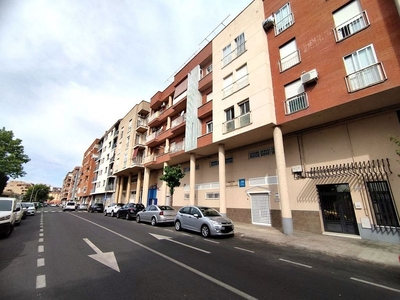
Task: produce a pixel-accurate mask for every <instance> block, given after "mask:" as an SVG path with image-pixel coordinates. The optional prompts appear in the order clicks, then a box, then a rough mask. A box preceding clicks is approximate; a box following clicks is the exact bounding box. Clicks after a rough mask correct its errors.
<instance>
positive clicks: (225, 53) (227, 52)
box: [222, 44, 232, 67]
mask: <svg viewBox="0 0 400 300" xmlns="http://www.w3.org/2000/svg"><path fill="white" fill-rule="evenodd" d="M231 61H232V50H231V45H230V44H229V45H228V46H226V47H225V48H224V49H223V50H222V66H223V67H224V66H226V65H227V64H229V63H230V62H231Z"/></svg>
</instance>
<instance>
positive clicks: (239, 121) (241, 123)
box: [222, 112, 252, 133]
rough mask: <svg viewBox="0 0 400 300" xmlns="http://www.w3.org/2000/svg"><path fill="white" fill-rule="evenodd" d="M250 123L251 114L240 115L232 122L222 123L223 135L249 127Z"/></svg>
mask: <svg viewBox="0 0 400 300" xmlns="http://www.w3.org/2000/svg"><path fill="white" fill-rule="evenodd" d="M251 123H252V121H251V112H248V113H245V114H243V115H240V116H239V117H237V118H234V119H232V120H229V121H226V122H225V123H223V124H222V125H223V133H229V132H231V131H234V130H236V129H239V128H242V127H245V126H247V125H250V124H251Z"/></svg>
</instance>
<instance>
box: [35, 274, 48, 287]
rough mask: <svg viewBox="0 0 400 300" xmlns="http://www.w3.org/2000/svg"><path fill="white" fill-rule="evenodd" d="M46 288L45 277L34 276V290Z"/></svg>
mask: <svg viewBox="0 0 400 300" xmlns="http://www.w3.org/2000/svg"><path fill="white" fill-rule="evenodd" d="M45 287H46V275H38V276H36V288H37V289H42V288H45Z"/></svg>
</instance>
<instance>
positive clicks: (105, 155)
mask: <svg viewBox="0 0 400 300" xmlns="http://www.w3.org/2000/svg"><path fill="white" fill-rule="evenodd" d="M120 122H121V119H119V120H118V121H116V122H115V123H114V124H113V126H111V127H110V129H108V130H107V131H106V132H105V133H104V134H103V136H102V137H101V138H100V139H99V141H98V146H97V153H98V156H97V159H96V167H95V169H94V177H93V185H92V190H91V192H90V194H91V196H92V197H91V201H90V203H89V204H92V203H97V202H101V203H103V202H107V201H108V202H110V201H113V200H114V198H115V188H116V176H114V175H113V168H114V162H115V154H116V152H115V151H116V148H117V141H118V130H119V124H120Z"/></svg>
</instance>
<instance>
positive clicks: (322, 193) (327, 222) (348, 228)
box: [317, 184, 359, 235]
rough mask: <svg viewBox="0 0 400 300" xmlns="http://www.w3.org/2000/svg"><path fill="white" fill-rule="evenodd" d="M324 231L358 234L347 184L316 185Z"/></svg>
mask: <svg viewBox="0 0 400 300" xmlns="http://www.w3.org/2000/svg"><path fill="white" fill-rule="evenodd" d="M317 189H318V194H319V199H320V204H321V210H322V216H323V221H324V227H325V231H329V232H338V233H348V234H357V235H358V234H359V232H358V226H357V220H356V215H355V213H354V208H353V202H352V200H351V195H350V188H349V185H348V184H326V185H317Z"/></svg>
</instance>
